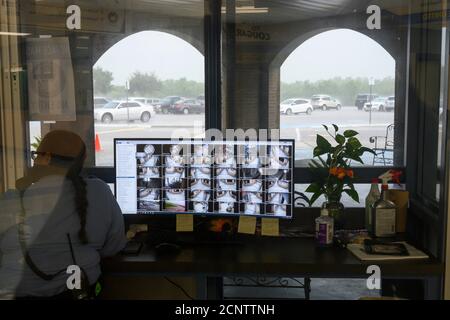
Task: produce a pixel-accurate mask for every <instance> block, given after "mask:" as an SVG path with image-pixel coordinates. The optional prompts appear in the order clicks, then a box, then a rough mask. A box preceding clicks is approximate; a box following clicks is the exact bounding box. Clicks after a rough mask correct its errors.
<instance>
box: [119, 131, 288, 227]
mask: <svg viewBox="0 0 450 320" xmlns="http://www.w3.org/2000/svg"><path fill="white" fill-rule="evenodd" d="M293 150H294V149H293V142H291V141H287V140H280V141H257V142H255V141H252V142H236V141H235V142H228V141H218V142H211V141H208V142H206V141H202V140H198V141H197V140H194V141H183V142H181V141H180V142H178V141H177V142H176V143H174V141H170V140H158V141H156V140H155V141H154V140H145V141H144V140H128V139H122V140H120V139H117V140H116V159H115V165H116V175H117V178H116V197H117V199H118V202H119V205H120V206H121V208H122V211H123V212H124V213H137V214H154V213H182V212H184V213H194V214H209V215H214V214H216V215H228V214H230V215H233V214H234V215H256V216H259V215H261V216H275V217H281V218H290V217H292V199H293V197H292V189H293V185H292V184H293V182H292V173H293V172H292V170H293V168H292V166H293V163H292V162H293V160H292V154H293ZM130 152H131V154H133V161H134V164H135V166H134V167H135V170H136V171H135V172H134V174H133V172H131V169H130V168H133V164H132V161H131V160H130V157H131V156H130ZM124 166H126V167H125V169H124V168H123V167H124ZM124 173H125V174H124ZM128 174H129V175H128ZM133 176H134V177H135V182H134V183H135V187H134V188H135V205H134V206H133V199H134V197H133V196H130V193H132V192H131V190H130V188H131V187H132V185H133ZM129 180H131V181H129ZM124 188H125V189H127V190H125V191H124V190H123V189H124Z"/></svg>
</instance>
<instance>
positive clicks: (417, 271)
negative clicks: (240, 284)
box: [103, 237, 444, 278]
mask: <svg viewBox="0 0 450 320" xmlns="http://www.w3.org/2000/svg"><path fill="white" fill-rule="evenodd" d="M371 264H377V265H379V266H380V267H381V273H382V277H398V278H419V277H420V278H421V277H434V276H440V275H442V273H443V272H444V265H443V264H442V263H440V262H439V261H437V260H435V259H425V260H404V261H396V262H384V261H383V262H379V263H373V262H370V263H368V262H362V261H360V260H358V259H357V258H356V257H354V256H353V254H352V253H351V252H349V251H348V250H347V249H341V248H335V247H333V248H318V247H317V246H316V245H315V242H314V239H308V238H282V239H281V238H267V237H264V238H258V239H256V240H255V241H249V242H244V243H242V244H231V245H227V244H199V245H183V246H182V250H181V251H180V252H179V253H178V254H176V255H163V256H158V255H156V252H155V250H154V249H153V248H145V249H144V250H142V252H141V253H140V254H139V255H134V256H133V255H118V256H116V257H113V258H108V259H105V260H104V261H103V271H104V272H105V273H126V274H133V273H137V274H141V273H152V274H182V275H198V274H201V275H204V276H236V275H240V276H245V275H265V276H291V277H348V278H352V277H354V278H359V277H361V278H366V277H367V274H366V269H367V266H368V265H371Z"/></svg>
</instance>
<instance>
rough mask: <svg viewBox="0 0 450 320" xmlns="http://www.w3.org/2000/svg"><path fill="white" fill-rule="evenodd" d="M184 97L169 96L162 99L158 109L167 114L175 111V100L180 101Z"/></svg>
mask: <svg viewBox="0 0 450 320" xmlns="http://www.w3.org/2000/svg"><path fill="white" fill-rule="evenodd" d="M181 99H182V97H180V96H168V97H165V98H164V99H162V100H161V102H160V103H159V104H158V105H157V107H156V108H157V109H159V111H160V112H162V113H164V114H166V113H169V112H173V106H174V104H175V102H177V101H180V100H181Z"/></svg>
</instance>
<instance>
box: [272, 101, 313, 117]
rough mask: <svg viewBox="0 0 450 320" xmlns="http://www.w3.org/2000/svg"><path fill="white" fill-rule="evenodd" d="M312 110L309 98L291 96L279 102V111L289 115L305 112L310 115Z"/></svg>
mask: <svg viewBox="0 0 450 320" xmlns="http://www.w3.org/2000/svg"><path fill="white" fill-rule="evenodd" d="M312 112H313V107H312V105H311V101H310V100H309V99H303V98H293V99H287V100H284V101H283V102H281V105H280V113H281V114H285V115H291V114H293V113H306V114H307V115H310V114H311V113H312Z"/></svg>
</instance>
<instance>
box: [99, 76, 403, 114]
mask: <svg viewBox="0 0 450 320" xmlns="http://www.w3.org/2000/svg"><path fill="white" fill-rule="evenodd" d="M113 80H114V77H113V74H112V72H110V71H107V70H103V69H102V68H99V67H97V68H94V91H95V95H104V96H107V97H109V98H112V99H118V98H124V97H126V95H127V94H128V95H130V96H144V97H159V98H162V97H165V96H170V95H178V96H183V97H196V96H199V95H201V94H204V90H205V85H204V83H202V82H197V81H193V80H187V79H186V78H181V79H176V80H175V79H169V80H161V79H159V78H158V77H157V76H156V75H155V74H154V73H142V72H138V71H136V72H134V73H133V74H132V75H131V77H130V79H129V91H128V92H127V90H126V87H125V84H124V85H123V86H117V85H113V84H112V82H113ZM394 89H395V80H394V78H392V77H386V78H384V79H381V80H375V83H374V85H373V87H372V92H373V93H376V94H378V95H380V96H390V95H393V94H394ZM280 90H281V101H283V100H285V99H289V98H296V97H302V98H311V97H312V96H313V95H315V94H328V95H331V96H333V97H335V98H337V99H339V100H340V102H341V104H342V105H354V103H355V98H356V96H357V95H358V94H360V93H369V91H370V87H369V80H368V79H367V78H340V77H336V78H333V79H328V80H319V81H314V82H311V81H296V82H293V83H285V82H281V88H280Z"/></svg>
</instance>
